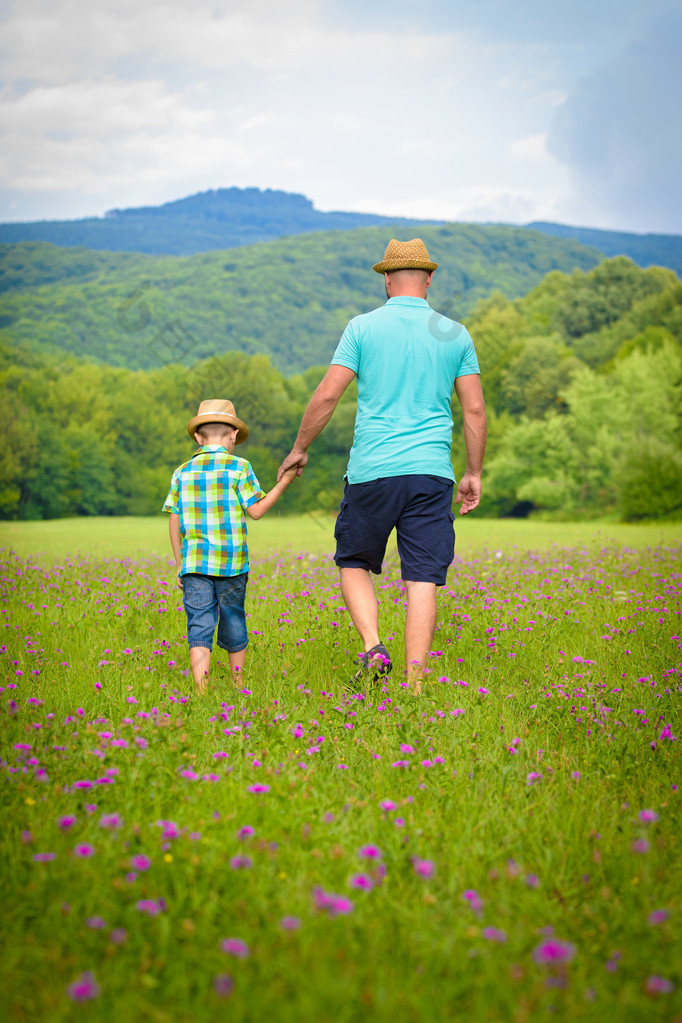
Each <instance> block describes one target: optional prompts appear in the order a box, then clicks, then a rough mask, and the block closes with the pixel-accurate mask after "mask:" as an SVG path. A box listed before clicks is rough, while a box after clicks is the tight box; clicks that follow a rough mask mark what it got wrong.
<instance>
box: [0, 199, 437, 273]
mask: <svg viewBox="0 0 682 1023" xmlns="http://www.w3.org/2000/svg"><path fill="white" fill-rule="evenodd" d="M422 223H424V221H421V220H407V219H405V218H401V217H382V216H379V215H376V214H371V213H321V212H320V211H319V210H316V209H315V208H314V206H313V204H312V202H311V201H310V199H306V197H305V196H304V195H298V194H296V193H292V192H280V191H275V190H273V189H269V188H268V189H265V190H264V191H261V190H260V189H258V188H218V189H214V190H212V191H209V192H199V193H198V194H197V195H190V196H188V197H187V198H185V199H178V200H176V201H175V202H167V203H164V204H163V205H160V206H141V207H137V208H133V209H123V210H118V209H116V210H109V212H108V213H106V214H105V215H104V217H88V218H86V219H83V220H41V221H34V222H30V223H23V224H22V223H20V224H0V242H2V243H5V244H11V243H15V242H23V241H43V242H51V243H52V244H53V245H59V246H66V247H70V246H83V247H84V248H88V249H104V250H105V251H109V252H148V253H155V254H158V255H172V256H189V255H192V254H193V253H195V252H211V251H213V250H216V249H230V248H234V247H236V246H240V245H252V244H254V243H255V242H266V241H272V240H274V239H275V238H282V237H284V236H286V235H295V234H304V233H308V232H309V231H337V230H340V231H347V230H352V229H353V228H356V227H373V226H380V225H384V226H385V227H386V230H387V231H388V234H389V236H390V233H391V232H390V229H392V228H394V227H395V228H396V229H400V228H403V229H405V228H411V227H414V225H420V224H422ZM428 223H443V221H428Z"/></svg>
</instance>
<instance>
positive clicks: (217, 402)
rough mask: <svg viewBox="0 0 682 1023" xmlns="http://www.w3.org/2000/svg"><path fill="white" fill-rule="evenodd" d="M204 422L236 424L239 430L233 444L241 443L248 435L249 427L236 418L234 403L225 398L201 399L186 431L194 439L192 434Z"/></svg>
mask: <svg viewBox="0 0 682 1023" xmlns="http://www.w3.org/2000/svg"><path fill="white" fill-rule="evenodd" d="M206 423H225V424H226V425H227V426H236V427H237V429H238V430H239V433H238V434H237V439H236V441H235V444H241V443H242V441H245V440H246V438H247V437H248V436H249V429H248V427H247V425H246V423H243V422H242V421H241V419H237V415H236V413H235V411H234V405H233V404H232V402H231V401H227V399H226V398H207V399H206V401H202V403H201V405H200V406H199V411H198V412H197V414H196V415H195V416H194V418H193V419H190V421H189V422H188V424H187V433H188V434H189V435H190V437H191V438H192V440H194V434H195V433H196V431H197V430H198V429H199V427H200V426H204V425H205V424H206Z"/></svg>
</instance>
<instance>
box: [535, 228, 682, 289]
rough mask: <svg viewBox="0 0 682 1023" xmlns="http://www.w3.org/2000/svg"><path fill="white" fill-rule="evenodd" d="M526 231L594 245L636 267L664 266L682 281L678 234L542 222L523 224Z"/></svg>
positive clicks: (680, 247) (679, 236)
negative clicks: (630, 231) (643, 232)
mask: <svg viewBox="0 0 682 1023" xmlns="http://www.w3.org/2000/svg"><path fill="white" fill-rule="evenodd" d="M526 227H530V228H532V229H533V230H535V231H542V232H543V234H549V235H552V236H553V237H554V238H575V240H576V241H578V242H580V243H581V244H582V245H593V246H594V247H595V248H596V249H599V250H600V252H603V253H604V255H605V256H628V257H629V258H630V259H631V260H632V261H633V263H637V264H638V265H639V266H644V267H646V266H667V267H669V268H670V269H671V270H674V271H675V273H676V274H677V276H678V277H682V236H681V235H679V234H629V233H627V232H625V231H602V230H599V229H598V228H595V227H569V226H568V225H567V224H549V223H544V222H542V221H536V222H534V223H532V224H526Z"/></svg>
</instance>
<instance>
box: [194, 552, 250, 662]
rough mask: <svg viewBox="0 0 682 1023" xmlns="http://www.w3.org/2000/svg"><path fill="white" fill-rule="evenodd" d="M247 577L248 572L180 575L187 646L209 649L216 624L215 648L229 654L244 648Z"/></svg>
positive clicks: (210, 648)
mask: <svg viewBox="0 0 682 1023" xmlns="http://www.w3.org/2000/svg"><path fill="white" fill-rule="evenodd" d="M248 578H249V573H248V572H243V573H242V574H241V575H197V574H188V575H183V576H182V594H183V595H182V602H183V604H184V605H185V614H186V615H187V641H188V643H189V645H190V647H193V646H205V647H208V649H209V650H212V649H213V634H214V632H215V627H216V625H217V626H218V641H217V642H218V646H219V647H221V648H222V649H223V650H227V651H228V652H229V653H231V654H236V653H238V652H239V651H240V650H244V649H245V648H246V646H247V644H248V642H249V636H248V633H247V631H246V615H245V613H244V598H245V596H246V583H247V580H248Z"/></svg>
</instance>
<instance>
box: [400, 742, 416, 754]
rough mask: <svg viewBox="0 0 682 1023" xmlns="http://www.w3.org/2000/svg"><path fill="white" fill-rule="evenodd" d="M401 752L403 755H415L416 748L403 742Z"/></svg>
mask: <svg viewBox="0 0 682 1023" xmlns="http://www.w3.org/2000/svg"><path fill="white" fill-rule="evenodd" d="M400 752H401V753H414V747H412V746H409V745H408V744H407V743H406V742H401V744H400Z"/></svg>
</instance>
